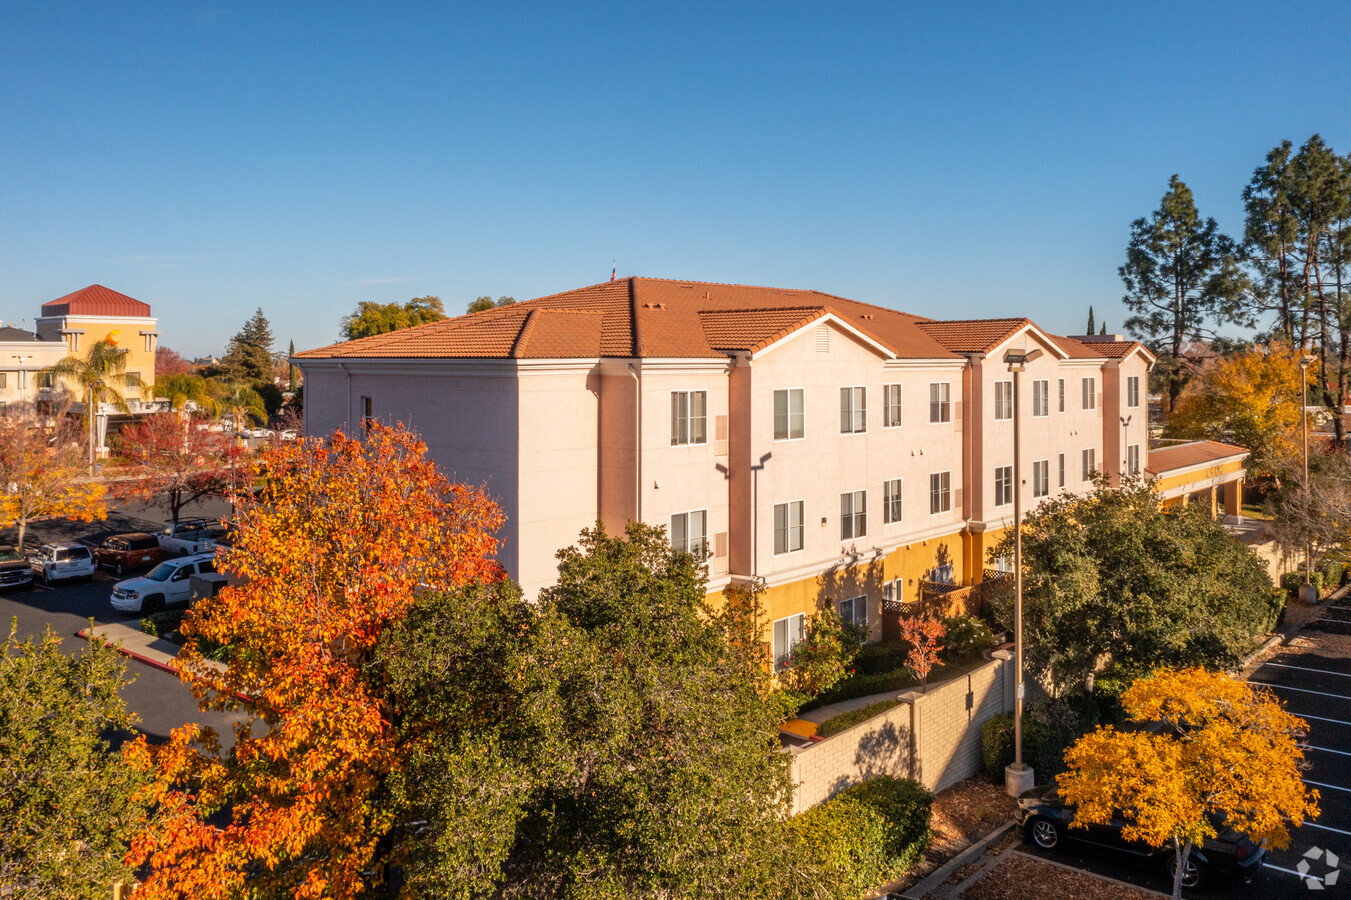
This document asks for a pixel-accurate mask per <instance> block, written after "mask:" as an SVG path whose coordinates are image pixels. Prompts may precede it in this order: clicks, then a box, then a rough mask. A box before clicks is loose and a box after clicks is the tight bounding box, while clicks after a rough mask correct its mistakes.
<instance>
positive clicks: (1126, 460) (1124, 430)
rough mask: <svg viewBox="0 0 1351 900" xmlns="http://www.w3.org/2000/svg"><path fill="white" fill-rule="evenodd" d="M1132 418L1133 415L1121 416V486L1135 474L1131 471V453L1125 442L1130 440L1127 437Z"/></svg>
mask: <svg viewBox="0 0 1351 900" xmlns="http://www.w3.org/2000/svg"><path fill="white" fill-rule="evenodd" d="M1134 418H1135V416H1134V415H1129V416H1121V483H1122V484H1125V483H1126V479H1127V478H1129V477H1130V476H1132V475H1134V474H1135V473H1134V472H1132V471H1131V452H1130V448H1129V447H1128V446H1126V442H1127V441H1129V440H1130V437H1129V436H1128V435H1129V434H1130V427H1131V419H1134Z"/></svg>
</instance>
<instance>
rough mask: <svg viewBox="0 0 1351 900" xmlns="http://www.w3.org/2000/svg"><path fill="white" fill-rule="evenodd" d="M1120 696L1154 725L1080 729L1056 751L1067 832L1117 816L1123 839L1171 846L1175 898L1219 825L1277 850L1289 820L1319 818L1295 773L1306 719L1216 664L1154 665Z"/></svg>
mask: <svg viewBox="0 0 1351 900" xmlns="http://www.w3.org/2000/svg"><path fill="white" fill-rule="evenodd" d="M1121 700H1122V706H1123V707H1124V709H1125V712H1126V715H1127V717H1128V718H1129V719H1130V720H1132V721H1134V722H1140V723H1151V724H1157V726H1158V727H1157V728H1153V727H1152V728H1149V729H1147V730H1141V731H1118V730H1117V729H1115V728H1113V727H1111V726H1110V725H1109V726H1103V727H1100V728H1098V729H1097V730H1096V731H1094V732H1092V733H1090V734H1086V735H1084V736H1083V737H1082V738H1080V739H1079V740H1078V742H1076V743H1075V744H1074V746H1073V747H1071V748H1069V749H1068V750H1066V751H1065V766H1066V771H1065V773H1064V774H1062V775H1061V776H1060V778H1059V791H1060V796H1061V798H1062V799H1063V800H1064V801H1065V802H1066V803H1069V804H1071V805H1072V806H1074V807H1076V808H1077V811H1076V813H1075V816H1074V820H1073V821H1072V822H1071V823H1070V827H1071V828H1087V827H1089V826H1091V825H1105V824H1107V823H1108V822H1110V821H1111V820H1112V819H1113V818H1114V817H1117V816H1120V817H1121V818H1122V819H1124V820H1125V822H1126V825H1125V827H1124V828H1123V829H1122V837H1124V838H1125V839H1126V840H1128V841H1140V842H1142V843H1145V844H1148V845H1149V846H1151V847H1160V848H1162V847H1171V848H1172V850H1173V853H1174V861H1173V897H1174V898H1178V897H1181V896H1182V884H1183V878H1184V875H1185V874H1186V873H1187V872H1189V871H1191V872H1195V871H1196V866H1195V863H1194V862H1193V861H1192V859H1191V853H1192V850H1193V849H1194V848H1198V847H1203V846H1204V844H1205V841H1206V840H1208V839H1210V838H1214V837H1217V836H1218V835H1219V829H1220V828H1221V827H1223V828H1225V829H1232V830H1233V831H1236V832H1238V833H1239V834H1243V835H1247V836H1248V837H1249V838H1251V839H1252V840H1253V841H1256V842H1261V841H1266V842H1267V843H1268V844H1270V845H1271V846H1273V847H1277V848H1281V847H1286V846H1289V844H1290V832H1289V830H1288V827H1287V821H1289V822H1294V823H1295V824H1296V825H1299V824H1300V823H1302V822H1303V821H1304V820H1305V819H1313V818H1316V817H1317V816H1318V792H1317V791H1315V790H1311V789H1308V788H1306V787H1305V786H1304V782H1303V781H1302V780H1301V779H1300V775H1299V771H1300V767H1301V762H1302V760H1303V758H1304V753H1303V751H1301V750H1300V746H1299V742H1298V740H1299V737H1300V736H1301V735H1302V734H1303V733H1304V731H1305V728H1306V725H1305V722H1304V720H1302V719H1300V718H1297V717H1296V716H1293V715H1291V714H1290V713H1288V712H1286V711H1285V709H1284V708H1282V706H1281V704H1280V703H1279V702H1278V701H1277V700H1276V699H1275V698H1273V697H1272V696H1271V694H1270V693H1268V692H1267V691H1265V690H1263V689H1262V688H1259V687H1255V686H1253V685H1251V684H1249V683H1247V682H1244V681H1239V680H1238V679H1236V678H1233V677H1231V676H1229V675H1226V674H1224V673H1222V672H1207V671H1206V670H1204V669H1197V668H1190V669H1178V670H1174V669H1160V670H1158V671H1156V672H1154V673H1153V674H1152V675H1147V676H1145V677H1143V678H1140V679H1138V680H1137V681H1136V682H1135V683H1134V684H1132V685H1131V686H1130V688H1129V689H1128V690H1127V691H1126V693H1125V694H1123V695H1122V698H1121ZM1221 823H1222V825H1221Z"/></svg>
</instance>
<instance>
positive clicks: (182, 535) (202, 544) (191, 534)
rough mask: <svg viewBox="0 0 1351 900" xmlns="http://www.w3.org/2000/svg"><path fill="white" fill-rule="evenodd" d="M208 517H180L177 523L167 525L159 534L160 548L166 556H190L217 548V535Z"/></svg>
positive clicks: (213, 523)
mask: <svg viewBox="0 0 1351 900" xmlns="http://www.w3.org/2000/svg"><path fill="white" fill-rule="evenodd" d="M215 524H217V523H215V522H212V521H209V520H207V519H180V520H179V522H178V524H177V525H166V526H165V528H164V530H163V531H161V532H160V533H159V535H158V538H159V548H160V550H162V551H164V555H165V556H189V555H191V554H193V553H204V552H206V551H207V550H214V549H216V535H215V532H214V531H212V526H213V525H215Z"/></svg>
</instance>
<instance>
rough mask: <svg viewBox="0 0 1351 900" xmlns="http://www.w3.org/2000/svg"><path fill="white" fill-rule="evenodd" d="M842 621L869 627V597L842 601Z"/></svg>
mask: <svg viewBox="0 0 1351 900" xmlns="http://www.w3.org/2000/svg"><path fill="white" fill-rule="evenodd" d="M840 620H841V621H844V622H849V623H851V624H854V625H862V626H863V627H865V628H866V627H868V595H867V594H864V595H863V596H862V597H850V598H849V599H848V600H841V601H840Z"/></svg>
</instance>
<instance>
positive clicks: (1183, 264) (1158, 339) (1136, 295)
mask: <svg viewBox="0 0 1351 900" xmlns="http://www.w3.org/2000/svg"><path fill="white" fill-rule="evenodd" d="M1118 271H1119V273H1120V275H1121V280H1122V282H1123V283H1124V284H1125V286H1126V295H1125V297H1124V298H1122V302H1123V303H1125V304H1126V308H1127V309H1129V310H1130V311H1131V312H1132V313H1133V315H1132V316H1131V317H1130V318H1129V319H1127V320H1126V329H1127V330H1128V331H1130V332H1132V333H1134V334H1137V335H1139V336H1140V337H1141V338H1142V339H1143V340H1144V341H1145V343H1147V344H1148V345H1149V346H1150V349H1152V350H1153V351H1154V352H1155V354H1156V355H1158V356H1159V357H1160V360H1161V361H1164V360H1166V363H1165V370H1166V371H1167V372H1168V376H1169V377H1168V391H1167V396H1168V408H1169V409H1172V407H1173V403H1174V402H1175V401H1176V400H1177V395H1178V394H1179V393H1180V392H1181V391H1182V385H1183V383H1184V381H1185V377H1184V370H1183V368H1182V366H1181V363H1182V358H1183V352H1182V351H1183V347H1184V345H1185V343H1186V342H1187V341H1197V340H1201V339H1203V338H1204V337H1205V336H1207V335H1210V334H1212V333H1213V329H1214V323H1215V322H1216V321H1233V322H1237V323H1240V324H1250V319H1249V318H1248V316H1247V314H1246V313H1245V311H1244V307H1243V305H1242V301H1243V299H1244V290H1245V287H1246V278H1245V276H1244V275H1243V273H1242V271H1241V269H1240V268H1239V264H1238V248H1237V246H1236V245H1235V244H1234V242H1233V241H1232V240H1230V239H1229V238H1228V237H1225V236H1224V235H1223V234H1220V231H1219V226H1217V225H1216V224H1215V220H1214V219H1204V220H1203V219H1202V218H1201V216H1200V214H1199V213H1198V212H1197V210H1196V202H1195V201H1194V200H1193V198H1192V192H1191V189H1190V188H1188V187H1187V185H1185V184H1184V183H1183V182H1182V180H1181V179H1179V178H1178V177H1177V176H1176V175H1174V176H1173V177H1172V178H1171V179H1169V182H1168V191H1167V193H1165V194H1164V195H1163V200H1162V201H1161V202H1160V204H1159V208H1158V209H1157V210H1156V211H1155V212H1154V213H1153V215H1151V216H1150V217H1149V218H1140V219H1136V220H1135V221H1134V222H1132V223H1131V238H1130V243H1129V244H1128V245H1127V247H1126V262H1125V263H1124V264H1123V265H1122V266H1121V268H1120V269H1119V270H1118ZM1089 333H1090V334H1091V333H1092V328H1091V327H1090V329H1089Z"/></svg>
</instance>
